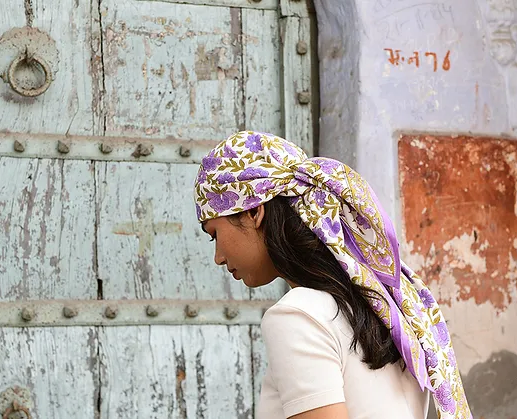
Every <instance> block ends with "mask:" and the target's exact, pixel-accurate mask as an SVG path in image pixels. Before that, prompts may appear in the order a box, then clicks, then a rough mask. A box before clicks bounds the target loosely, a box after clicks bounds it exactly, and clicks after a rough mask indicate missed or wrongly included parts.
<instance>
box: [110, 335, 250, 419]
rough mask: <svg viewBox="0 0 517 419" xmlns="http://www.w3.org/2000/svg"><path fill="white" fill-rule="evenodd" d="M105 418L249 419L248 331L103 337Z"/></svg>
mask: <svg viewBox="0 0 517 419" xmlns="http://www.w3.org/2000/svg"><path fill="white" fill-rule="evenodd" d="M102 335H103V336H102V337H101V342H102V343H101V353H102V358H101V360H102V361H101V362H102V371H103V376H102V383H103V384H102V386H103V394H104V397H103V399H102V407H101V417H106V418H108V417H116V418H134V417H146V418H156V419H158V418H164V417H170V418H196V419H203V418H207V419H208V418H215V417H221V418H240V419H251V418H252V417H253V416H252V415H253V413H252V410H253V408H252V406H253V405H252V403H253V388H252V385H251V379H250V376H249V371H251V358H250V352H251V347H250V343H249V334H248V327H246V326H238V327H225V326H195V327H193V326H190V327H187V326H153V327H133V328H106V329H104V330H103V331H102Z"/></svg>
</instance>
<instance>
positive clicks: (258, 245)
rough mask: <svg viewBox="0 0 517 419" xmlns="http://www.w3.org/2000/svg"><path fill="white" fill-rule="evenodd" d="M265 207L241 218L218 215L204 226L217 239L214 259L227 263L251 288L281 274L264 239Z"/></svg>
mask: <svg viewBox="0 0 517 419" xmlns="http://www.w3.org/2000/svg"><path fill="white" fill-rule="evenodd" d="M263 217H264V208H263V207H262V206H261V207H259V208H258V209H257V210H256V212H254V213H253V214H252V213H251V212H246V213H244V214H242V216H241V217H240V218H239V219H235V220H233V219H230V218H229V217H219V218H215V219H213V220H208V221H206V222H204V223H203V230H204V231H205V232H206V233H207V234H209V235H210V236H211V237H212V239H214V241H215V257H214V260H215V263H216V264H217V265H226V268H227V269H228V271H229V272H230V273H232V274H233V277H234V278H235V279H236V280H239V279H242V280H243V282H244V283H245V284H246V285H247V286H248V287H251V288H255V287H261V286H262V285H266V284H269V283H270V282H272V281H273V280H274V279H275V278H277V277H278V276H279V274H278V272H277V271H276V269H275V267H274V265H273V262H272V261H271V258H270V257H269V254H268V252H267V249H266V245H265V243H264V237H263V234H262V230H261V228H260V225H261V223H262V220H263Z"/></svg>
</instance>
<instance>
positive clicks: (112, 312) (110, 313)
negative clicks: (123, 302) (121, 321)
mask: <svg viewBox="0 0 517 419" xmlns="http://www.w3.org/2000/svg"><path fill="white" fill-rule="evenodd" d="M117 314H118V308H117V307H112V306H108V307H106V310H104V316H105V317H106V318H108V319H114V318H115V317H117Z"/></svg>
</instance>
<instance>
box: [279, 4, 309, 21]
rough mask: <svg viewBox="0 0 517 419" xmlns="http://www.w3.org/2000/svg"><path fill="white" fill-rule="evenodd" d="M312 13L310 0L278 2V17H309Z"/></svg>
mask: <svg viewBox="0 0 517 419" xmlns="http://www.w3.org/2000/svg"><path fill="white" fill-rule="evenodd" d="M311 12H314V5H313V4H312V0H297V1H293V0H280V16H282V17H286V16H294V17H309V13H311Z"/></svg>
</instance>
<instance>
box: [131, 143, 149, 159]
mask: <svg viewBox="0 0 517 419" xmlns="http://www.w3.org/2000/svg"><path fill="white" fill-rule="evenodd" d="M152 152H153V146H152V145H150V144H138V145H137V147H136V149H135V151H133V154H132V156H133V157H136V158H138V157H147V156H149V155H151V153H152Z"/></svg>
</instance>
